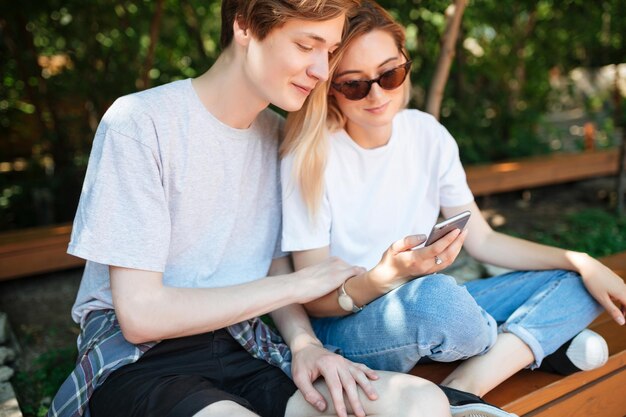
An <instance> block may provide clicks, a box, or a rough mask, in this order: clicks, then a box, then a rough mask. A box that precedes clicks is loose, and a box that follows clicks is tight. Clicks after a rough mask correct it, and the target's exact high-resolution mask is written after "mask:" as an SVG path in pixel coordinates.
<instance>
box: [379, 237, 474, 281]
mask: <svg viewBox="0 0 626 417" xmlns="http://www.w3.org/2000/svg"><path fill="white" fill-rule="evenodd" d="M466 236H467V229H466V230H464V231H462V232H461V231H460V230H459V229H456V230H453V231H452V232H450V233H448V234H447V235H445V236H444V237H443V238H441V239H439V240H438V241H437V242H435V243H433V244H432V245H430V246H425V247H423V248H419V249H413V248H414V247H415V246H418V245H420V244H422V243H424V241H425V240H426V236H424V235H411V236H407V237H405V238H404V239H400V240H398V241H396V242H395V243H393V244H392V245H391V246H390V247H389V249H387V251H386V252H385V253H384V254H383V257H382V259H381V260H380V262H379V263H378V264H377V265H376V266H375V267H374V268H373V269H372V270H371V271H370V272H369V275H370V279H371V280H373V281H375V282H376V283H377V284H378V285H381V286H382V287H384V288H386V290H388V291H390V290H392V289H393V288H396V287H398V286H400V285H402V284H404V283H405V282H408V281H410V280H411V279H413V278H416V277H420V276H423V275H427V274H432V273H435V272H439V271H441V270H442V269H444V268H447V267H448V266H450V265H451V264H452V262H454V260H455V259H456V257H457V256H458V255H459V252H460V251H461V248H462V247H463V242H464V241H465V238H466Z"/></svg>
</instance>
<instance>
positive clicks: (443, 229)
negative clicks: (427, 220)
mask: <svg viewBox="0 0 626 417" xmlns="http://www.w3.org/2000/svg"><path fill="white" fill-rule="evenodd" d="M470 214H471V212H470V211H469V210H467V211H464V212H462V213H459V214H457V215H456V216H452V217H450V218H449V219H445V220H444V221H442V222H441V223H437V224H436V225H434V226H433V230H431V231H430V235H429V236H428V239H427V240H426V243H425V244H424V246H429V245H432V244H433V243H435V242H436V241H438V240H439V239H441V238H442V237H444V236H445V235H447V234H448V233H450V232H451V231H453V230H454V229H459V230H463V228H464V227H465V225H466V224H467V221H468V220H469V218H470Z"/></svg>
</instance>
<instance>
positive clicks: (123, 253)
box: [68, 119, 170, 272]
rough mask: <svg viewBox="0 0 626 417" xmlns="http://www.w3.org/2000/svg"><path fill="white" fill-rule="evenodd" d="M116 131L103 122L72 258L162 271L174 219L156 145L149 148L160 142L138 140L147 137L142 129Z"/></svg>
mask: <svg viewBox="0 0 626 417" xmlns="http://www.w3.org/2000/svg"><path fill="white" fill-rule="evenodd" d="M130 125H132V123H130ZM116 127H117V126H115V125H114V124H113V126H112V125H111V124H109V123H107V122H106V120H105V119H103V122H102V123H101V125H100V127H99V128H98V132H97V133H96V137H95V139H94V143H93V147H92V151H91V155H90V158H89V165H88V168H87V174H86V177H85V181H84V184H83V189H82V193H81V197H80V202H79V205H78V210H77V213H76V217H75V219H74V227H73V230H72V238H71V241H70V245H69V249H68V253H70V254H72V255H74V256H78V257H80V258H84V259H87V260H90V261H93V262H97V263H100V264H105V265H114V266H121V267H126V268H133V269H143V270H149V271H157V272H163V270H164V268H165V264H166V261H167V256H168V248H169V242H170V216H169V211H168V205H167V201H166V196H165V192H164V187H163V183H162V180H161V171H162V170H161V166H160V158H159V156H158V154H157V152H156V146H155V147H152V146H150V144H151V143H156V138H155V137H152V138H146V137H141V138H139V137H138V136H140V135H144V136H145V135H146V133H145V132H146V131H145V130H142V128H141V127H137V126H135V129H132V128H131V129H125V128H124V126H122V128H124V129H122V130H124V131H125V132H124V133H121V132H120V131H119V130H120V129H116ZM127 131H128V132H129V133H130V134H127V133H126V132H127ZM147 131H148V132H149V131H150V129H149V126H148V128H147ZM148 135H150V134H149V133H148ZM151 141H152V142H151Z"/></svg>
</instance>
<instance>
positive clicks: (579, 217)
mask: <svg viewBox="0 0 626 417" xmlns="http://www.w3.org/2000/svg"><path fill="white" fill-rule="evenodd" d="M505 233H506V232H505ZM523 237H524V238H527V239H529V240H532V241H536V242H539V243H544V244H546V245H552V246H558V247H562V248H567V249H572V250H577V251H581V252H586V253H588V254H590V255H591V256H593V257H602V256H607V255H611V254H613V253H617V252H621V251H624V250H626V216H622V217H617V216H616V215H615V214H614V213H612V212H607V211H604V210H599V209H587V210H583V211H580V212H578V213H574V214H570V215H567V216H564V218H563V220H562V221H561V222H558V223H556V224H554V225H553V227H550V228H549V229H539V228H537V227H531V228H530V229H529V230H528V231H527V232H526V233H524V236H523Z"/></svg>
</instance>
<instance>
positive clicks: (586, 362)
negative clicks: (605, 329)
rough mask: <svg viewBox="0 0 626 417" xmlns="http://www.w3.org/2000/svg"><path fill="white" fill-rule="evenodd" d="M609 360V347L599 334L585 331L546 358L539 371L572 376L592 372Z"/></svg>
mask: <svg viewBox="0 0 626 417" xmlns="http://www.w3.org/2000/svg"><path fill="white" fill-rule="evenodd" d="M608 360H609V347H608V345H607V344H606V340H604V338H603V337H602V336H600V335H599V334H598V333H596V332H594V331H592V330H589V329H585V330H583V331H582V332H580V333H578V334H577V335H576V336H574V337H573V338H572V339H571V340H569V341H568V342H567V343H565V344H564V345H563V346H561V347H560V348H559V349H557V351H556V352H554V353H552V354H550V355H548V356H546V357H545V358H544V360H543V362H542V363H541V366H540V367H539V369H541V370H543V371H548V372H556V373H558V374H561V375H570V374H573V373H574V372H578V371H590V370H592V369H596V368H599V367H601V366H602V365H604V364H605V363H606V361H608Z"/></svg>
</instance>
